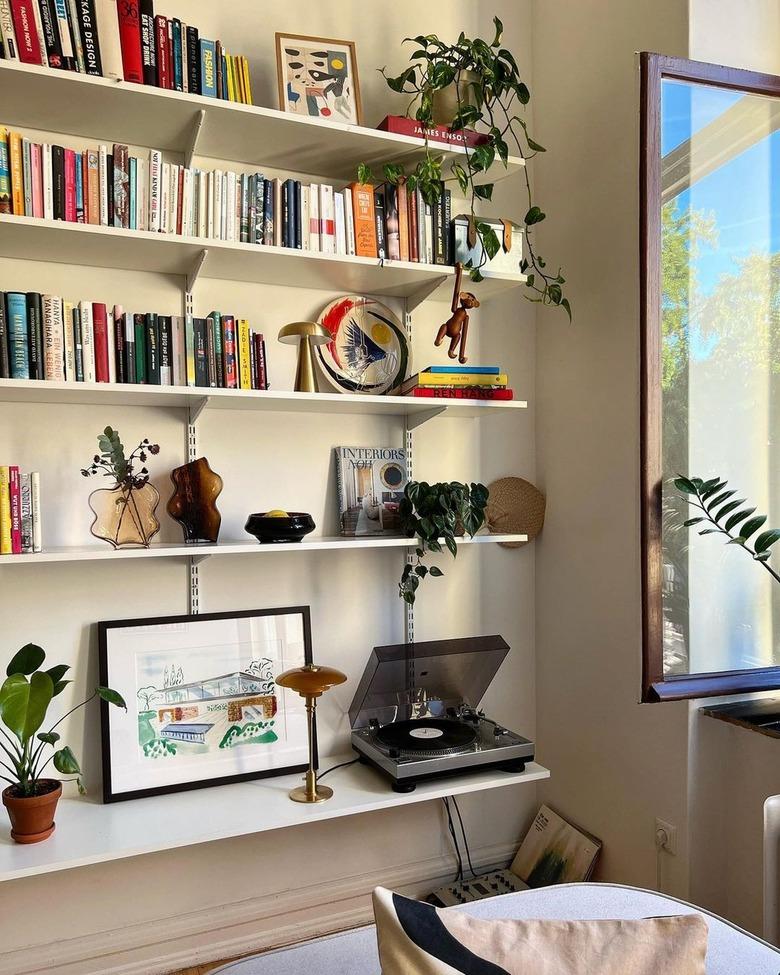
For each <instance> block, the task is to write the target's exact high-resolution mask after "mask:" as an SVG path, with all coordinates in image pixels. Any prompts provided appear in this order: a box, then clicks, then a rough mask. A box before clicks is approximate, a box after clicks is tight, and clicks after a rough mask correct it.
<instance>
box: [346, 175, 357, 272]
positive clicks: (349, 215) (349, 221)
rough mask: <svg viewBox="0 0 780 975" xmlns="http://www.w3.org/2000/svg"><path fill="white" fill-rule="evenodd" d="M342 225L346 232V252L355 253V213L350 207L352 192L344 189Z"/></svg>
mask: <svg viewBox="0 0 780 975" xmlns="http://www.w3.org/2000/svg"><path fill="white" fill-rule="evenodd" d="M344 225H345V229H346V232H347V254H351V255H353V256H354V254H355V213H354V210H353V209H352V193H351V191H350V190H349V189H346V190H344Z"/></svg>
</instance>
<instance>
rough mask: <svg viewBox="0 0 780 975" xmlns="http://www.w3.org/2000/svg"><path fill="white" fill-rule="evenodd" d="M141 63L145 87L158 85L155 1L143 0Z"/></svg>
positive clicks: (141, 8)
mask: <svg viewBox="0 0 780 975" xmlns="http://www.w3.org/2000/svg"><path fill="white" fill-rule="evenodd" d="M139 7H140V14H139V16H140V25H141V63H142V66H143V76H144V84H145V85H156V84H157V47H156V45H155V34H154V0H141V2H140V5H139Z"/></svg>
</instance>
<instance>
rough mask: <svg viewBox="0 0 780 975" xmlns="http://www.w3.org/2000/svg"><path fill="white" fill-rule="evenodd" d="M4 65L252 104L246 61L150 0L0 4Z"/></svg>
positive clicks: (6, 0)
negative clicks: (160, 12) (160, 11)
mask: <svg viewBox="0 0 780 975" xmlns="http://www.w3.org/2000/svg"><path fill="white" fill-rule="evenodd" d="M0 38H1V39H2V54H3V57H4V58H5V59H6V60H9V61H22V62H24V63H25V64H40V65H43V66H44V67H49V68H61V69H62V70H64V71H80V72H81V73H82V74H89V75H97V76H98V77H103V78H115V79H116V80H118V81H122V80H124V81H132V82H135V83H136V84H139V85H154V86H155V87H157V88H169V89H172V90H173V91H184V92H191V93H192V94H194V95H208V96H210V97H212V98H223V99H227V100H229V101H232V102H243V103H244V104H246V105H251V104H252V86H251V83H250V80H249V62H248V61H247V59H246V58H245V57H237V56H233V55H230V54H228V53H227V51H225V49H224V48H223V47H222V44H221V42H220V41H211V40H207V39H206V38H204V37H201V36H200V34H199V32H198V29H197V27H192V26H191V25H188V24H185V23H183V22H182V21H181V20H179V18H178V17H173V18H168V17H163V16H162V15H157V16H155V13H154V3H153V0H0Z"/></svg>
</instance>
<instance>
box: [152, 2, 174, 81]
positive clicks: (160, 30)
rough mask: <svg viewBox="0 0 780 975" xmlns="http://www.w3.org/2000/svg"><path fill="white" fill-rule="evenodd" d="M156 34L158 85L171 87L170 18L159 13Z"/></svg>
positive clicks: (155, 25) (155, 24) (155, 28)
mask: <svg viewBox="0 0 780 975" xmlns="http://www.w3.org/2000/svg"><path fill="white" fill-rule="evenodd" d="M154 36H155V39H156V46H157V87H158V88H170V87H171V75H170V71H169V70H168V64H169V58H168V18H167V17H163V16H162V15H161V14H158V15H157V16H156V17H155V18H154Z"/></svg>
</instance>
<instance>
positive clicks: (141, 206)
mask: <svg viewBox="0 0 780 975" xmlns="http://www.w3.org/2000/svg"><path fill="white" fill-rule="evenodd" d="M148 215H149V203H148V200H147V197H146V168H145V167H144V166H142V165H141V160H140V159H139V160H138V163H137V165H136V167H135V225H136V227H137V228H138V229H139V230H148V229H149V226H148Z"/></svg>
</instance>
